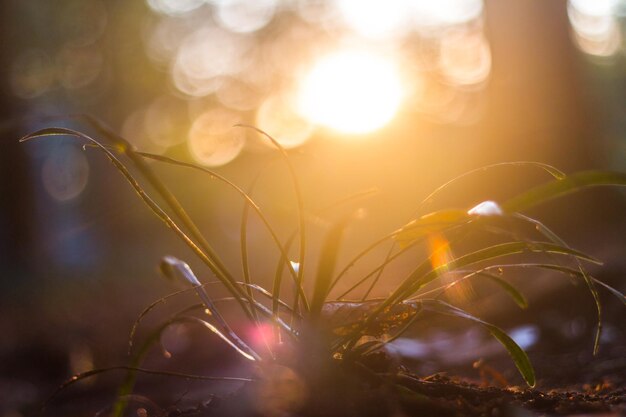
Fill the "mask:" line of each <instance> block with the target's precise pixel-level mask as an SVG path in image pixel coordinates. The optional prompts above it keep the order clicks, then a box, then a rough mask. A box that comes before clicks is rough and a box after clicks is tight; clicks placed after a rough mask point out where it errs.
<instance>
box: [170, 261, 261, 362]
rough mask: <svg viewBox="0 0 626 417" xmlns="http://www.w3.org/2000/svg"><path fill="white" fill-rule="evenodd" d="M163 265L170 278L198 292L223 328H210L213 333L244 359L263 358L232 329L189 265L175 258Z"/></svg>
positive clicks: (211, 314)
mask: <svg viewBox="0 0 626 417" xmlns="http://www.w3.org/2000/svg"><path fill="white" fill-rule="evenodd" d="M161 265H162V266H161V269H162V270H163V271H164V272H166V273H169V274H170V276H176V277H178V278H179V279H182V280H184V281H187V283H189V284H190V285H191V286H192V287H193V288H194V289H195V290H196V294H197V295H198V297H199V298H200V300H202V303H203V304H204V306H205V307H206V309H207V312H208V313H209V315H210V316H212V317H213V318H214V319H215V321H216V322H217V323H218V324H219V326H220V327H221V331H220V330H217V328H215V329H214V328H213V327H209V328H210V329H211V330H212V331H213V332H215V333H216V334H218V336H220V337H221V338H223V339H228V340H227V342H228V343H229V344H231V345H233V346H235V347H236V348H237V350H238V351H240V353H241V352H243V353H245V355H244V357H246V358H247V359H251V360H260V359H261V357H260V356H259V355H258V354H257V353H256V352H255V351H254V350H253V349H252V348H251V347H250V346H248V345H247V344H246V343H245V342H244V341H243V340H241V338H240V337H239V336H237V334H236V333H235V332H234V331H233V330H232V329H231V327H230V326H229V325H228V323H227V322H226V320H225V319H224V317H223V316H222V315H221V313H220V312H219V310H218V309H217V307H215V304H214V303H213V301H211V298H210V297H209V295H208V294H207V292H206V291H205V290H204V288H203V286H202V284H201V283H200V281H199V280H198V278H196V276H195V274H194V273H193V271H192V270H191V268H190V267H189V265H187V263H185V262H183V261H181V260H180V259H177V258H175V257H173V256H166V257H164V258H163V260H162V263H161ZM250 300H252V302H254V299H253V298H252V297H250Z"/></svg>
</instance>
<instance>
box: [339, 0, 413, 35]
mask: <svg viewBox="0 0 626 417" xmlns="http://www.w3.org/2000/svg"><path fill="white" fill-rule="evenodd" d="M337 7H338V8H339V10H340V12H341V15H342V16H343V18H344V19H345V21H346V23H347V24H348V25H349V26H350V27H351V28H352V29H354V30H355V31H356V32H357V33H359V34H361V35H364V36H366V37H371V38H384V37H390V36H394V35H396V36H400V35H404V34H406V31H407V29H408V24H409V19H408V17H409V16H408V15H407V2H406V0H390V1H385V2H381V1H376V0H340V1H338V2H337Z"/></svg>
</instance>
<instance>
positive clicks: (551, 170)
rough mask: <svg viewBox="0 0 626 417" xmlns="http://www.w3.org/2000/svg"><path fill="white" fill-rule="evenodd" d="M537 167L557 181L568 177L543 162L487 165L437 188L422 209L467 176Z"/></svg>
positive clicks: (426, 199) (425, 200) (424, 201)
mask: <svg viewBox="0 0 626 417" xmlns="http://www.w3.org/2000/svg"><path fill="white" fill-rule="evenodd" d="M511 166H514V167H525V166H528V167H537V168H540V169H543V170H544V171H546V172H547V173H548V174H550V175H552V176H553V177H554V178H556V179H557V180H562V179H564V178H565V177H566V175H565V173H564V172H563V171H561V170H559V169H558V168H556V167H554V166H552V165H548V164H544V163H541V162H533V161H514V162H500V163H497V164H491V165H486V166H483V167H480V168H476V169H473V170H471V171H468V172H465V173H463V174H461V175H459V176H457V177H455V178H453V179H451V180H450V181H448V182H446V183H445V184H443V185H441V186H439V187H437V189H435V191H433V192H432V193H430V194H429V195H428V196H427V197H426V198H425V199H424V200H423V201H422V202H421V204H420V207H422V206H423V205H424V204H426V203H428V202H430V201H432V199H433V198H434V197H435V195H437V194H439V193H440V192H441V191H442V190H444V189H445V188H448V187H449V186H450V185H451V184H452V183H454V182H457V181H459V180H460V179H462V178H465V177H467V176H470V175H472V174H475V173H478V172H485V171H488V170H491V169H493V168H502V167H511Z"/></svg>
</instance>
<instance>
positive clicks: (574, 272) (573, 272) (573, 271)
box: [493, 263, 626, 305]
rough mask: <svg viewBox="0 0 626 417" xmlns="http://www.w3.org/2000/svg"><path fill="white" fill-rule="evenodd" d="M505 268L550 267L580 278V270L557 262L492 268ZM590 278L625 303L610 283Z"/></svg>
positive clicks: (625, 299)
mask: <svg viewBox="0 0 626 417" xmlns="http://www.w3.org/2000/svg"><path fill="white" fill-rule="evenodd" d="M500 267H502V268H507V267H517V268H541V269H550V270H554V271H558V272H562V273H564V274H568V275H574V276H577V277H580V278H582V272H580V270H579V269H573V268H569V267H567V266H563V265H558V264H538V263H527V264H514V265H495V266H494V267H493V268H494V269H497V268H500ZM590 278H591V279H592V280H593V282H594V283H595V284H596V285H600V286H601V287H603V288H604V289H606V290H607V291H608V292H609V293H611V294H612V295H614V296H615V297H616V298H617V299H618V300H620V301H621V302H622V303H623V304H625V305H626V296H624V294H622V293H621V291H619V290H617V289H615V288H613V287H611V286H610V285H608V284H607V283H605V282H604V281H601V280H599V279H597V278H594V277H592V276H590Z"/></svg>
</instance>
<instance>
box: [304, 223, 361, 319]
mask: <svg viewBox="0 0 626 417" xmlns="http://www.w3.org/2000/svg"><path fill="white" fill-rule="evenodd" d="M353 218H354V213H351V214H350V215H347V216H344V217H343V218H342V219H341V220H339V221H338V222H336V223H335V225H334V226H333V227H332V228H331V229H330V231H329V232H328V234H327V236H326V239H325V240H324V243H323V245H322V248H321V253H320V258H319V259H320V260H319V266H318V268H317V276H316V278H315V284H314V288H313V300H312V301H311V310H310V313H311V320H312V321H314V322H315V321H317V320H318V319H319V315H320V313H321V311H322V306H323V305H324V301H326V297H327V296H328V291H329V288H330V284H331V280H332V274H333V270H334V269H335V265H336V263H337V255H338V254H339V247H340V245H341V241H342V238H343V234H344V232H345V229H346V227H347V226H348V223H349V222H350V221H351V220H352V219H353Z"/></svg>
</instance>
